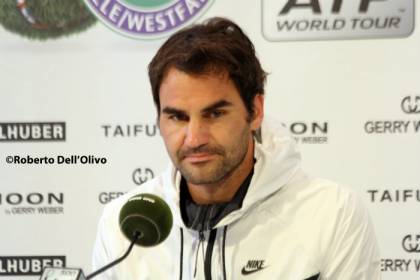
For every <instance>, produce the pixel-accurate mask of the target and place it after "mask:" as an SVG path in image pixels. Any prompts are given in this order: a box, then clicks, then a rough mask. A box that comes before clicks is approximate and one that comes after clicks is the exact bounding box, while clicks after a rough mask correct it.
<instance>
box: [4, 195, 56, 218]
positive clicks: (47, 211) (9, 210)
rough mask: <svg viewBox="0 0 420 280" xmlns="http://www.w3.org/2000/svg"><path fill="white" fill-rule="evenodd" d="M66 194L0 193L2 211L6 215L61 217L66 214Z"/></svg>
mask: <svg viewBox="0 0 420 280" xmlns="http://www.w3.org/2000/svg"><path fill="white" fill-rule="evenodd" d="M63 205H64V193H62V192H48V193H46V192H32V193H19V192H11V193H4V192H2V193H0V209H1V210H2V211H3V212H4V213H5V214H6V215H13V216H16V215H60V214H64V207H63Z"/></svg>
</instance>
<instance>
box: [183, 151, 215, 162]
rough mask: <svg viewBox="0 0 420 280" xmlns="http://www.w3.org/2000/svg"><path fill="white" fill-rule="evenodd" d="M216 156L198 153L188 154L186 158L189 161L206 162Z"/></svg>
mask: <svg viewBox="0 0 420 280" xmlns="http://www.w3.org/2000/svg"><path fill="white" fill-rule="evenodd" d="M213 158H214V154H208V153H196V154H189V155H186V156H185V158H184V160H185V161H187V162H189V163H205V162H208V161H210V160H212V159H213Z"/></svg>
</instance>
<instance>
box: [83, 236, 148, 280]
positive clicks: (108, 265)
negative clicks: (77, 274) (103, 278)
mask: <svg viewBox="0 0 420 280" xmlns="http://www.w3.org/2000/svg"><path fill="white" fill-rule="evenodd" d="M141 235H142V234H141V233H140V232H138V231H136V232H135V233H134V236H133V239H132V241H131V244H130V246H129V247H128V250H127V251H126V252H125V253H124V255H122V256H121V257H119V258H118V259H116V260H115V261H113V262H111V263H109V264H107V265H105V266H104V267H102V268H100V269H98V270H97V271H95V272H92V273H91V274H89V275H88V276H86V280H88V279H92V278H93V277H95V276H96V275H98V274H99V273H102V272H104V271H105V270H107V269H108V268H110V267H112V266H114V265H116V264H118V263H120V262H121V261H122V260H124V259H125V258H126V257H127V256H128V255H129V254H130V252H131V250H132V249H133V246H134V244H135V243H136V241H137V240H138V239H139V238H140V237H141Z"/></svg>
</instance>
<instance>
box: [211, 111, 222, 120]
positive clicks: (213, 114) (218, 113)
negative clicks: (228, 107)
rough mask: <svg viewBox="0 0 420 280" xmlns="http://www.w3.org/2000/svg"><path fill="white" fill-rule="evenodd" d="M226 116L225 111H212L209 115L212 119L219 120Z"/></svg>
mask: <svg viewBox="0 0 420 280" xmlns="http://www.w3.org/2000/svg"><path fill="white" fill-rule="evenodd" d="M224 114H225V112H224V111H221V110H216V111H212V112H210V113H209V117H210V118H212V119H217V118H220V117H221V116H223V115H224Z"/></svg>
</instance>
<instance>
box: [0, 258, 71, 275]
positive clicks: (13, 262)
mask: <svg viewBox="0 0 420 280" xmlns="http://www.w3.org/2000/svg"><path fill="white" fill-rule="evenodd" d="M49 266H53V267H65V266H66V257H65V256H0V276H36V275H41V274H42V271H43V269H44V268H45V267H49Z"/></svg>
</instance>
